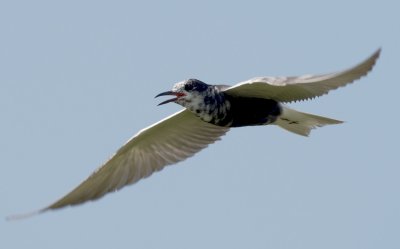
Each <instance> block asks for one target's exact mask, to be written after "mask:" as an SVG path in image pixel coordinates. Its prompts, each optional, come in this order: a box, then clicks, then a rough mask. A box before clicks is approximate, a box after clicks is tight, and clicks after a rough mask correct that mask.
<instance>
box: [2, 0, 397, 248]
mask: <svg viewBox="0 0 400 249" xmlns="http://www.w3.org/2000/svg"><path fill="white" fill-rule="evenodd" d="M399 9H400V6H398V2H396V1H384V0H382V1H361V0H360V1H349V0H337V1H308V0H306V1H242V2H239V1H237V2H232V1H206V0H203V1H173V0H171V1H143V2H139V1H71V0H70V1H42V0H37V1H1V2H0V115H1V122H0V127H1V129H0V138H1V139H0V150H1V151H2V152H1V156H0V169H1V173H0V199H1V205H0V216H1V217H6V216H7V215H10V214H15V213H24V212H29V211H33V210H37V209H39V208H42V207H44V206H46V205H48V204H50V203H52V202H53V201H55V200H56V199H58V198H60V197H61V196H62V195H64V194H66V193H67V192H68V191H70V190H71V189H72V188H73V187H75V186H76V185H77V184H79V183H80V182H81V181H82V180H84V179H85V178H86V177H87V176H88V175H89V174H90V173H91V172H92V171H94V170H95V169H96V168H97V167H98V166H99V165H100V164H102V163H103V162H104V161H105V160H106V159H107V158H109V156H111V155H112V154H113V153H114V151H116V150H117V149H118V148H119V147H120V146H121V145H122V144H123V143H125V141H126V140H127V139H129V138H130V137H131V136H132V135H134V134H135V133H136V132H137V131H139V130H140V129H142V128H144V127H146V126H148V125H150V124H152V123H154V122H156V121H158V120H160V119H162V118H164V117H166V116H168V115H170V114H172V113H174V112H176V111H178V110H180V108H181V107H180V106H178V105H174V104H169V105H165V106H160V107H158V106H157V104H158V103H159V102H160V99H154V96H155V95H156V94H158V93H160V92H163V91H166V90H170V89H171V87H172V85H173V84H174V83H175V82H178V81H181V80H184V79H187V78H198V79H200V80H203V81H204V82H206V83H209V84H235V83H237V82H240V81H243V80H247V79H249V78H252V77H255V76H267V75H270V76H278V75H302V74H308V73H326V72H332V71H337V70H342V69H345V68H347V67H349V66H353V65H355V64H357V63H359V62H360V61H362V60H364V59H365V58H366V57H367V56H369V55H370V54H372V53H373V52H374V51H375V50H376V49H378V48H379V47H382V49H383V51H382V55H381V58H380V59H379V61H378V63H377V65H376V67H375V68H374V70H373V72H372V73H370V74H369V75H368V77H366V78H363V79H362V80H360V81H357V82H356V83H355V84H353V85H350V86H347V87H346V88H341V89H339V90H337V91H334V92H331V93H330V94H329V95H328V96H324V97H322V98H319V99H315V100H313V101H309V102H301V103H295V104H292V105H290V106H291V107H294V108H296V109H298V110H301V111H305V112H311V113H314V114H319V115H323V116H327V117H331V118H336V119H340V120H345V121H346V123H345V124H343V125H336V126H330V127H324V128H321V129H318V130H314V131H313V132H312V134H311V137H309V138H304V137H301V136H297V135H295V134H291V133H288V132H286V131H284V130H282V129H279V128H278V127H273V126H266V127H249V128H240V129H233V130H231V131H230V132H229V133H228V134H227V136H225V137H224V138H223V140H222V141H220V142H218V143H216V144H213V145H211V146H210V147H209V148H207V149H206V150H204V151H202V152H201V153H199V154H197V155H196V156H195V157H192V158H190V159H188V160H185V161H183V162H180V163H178V164H177V165H174V166H170V167H167V168H166V169H164V170H163V171H161V172H159V173H156V174H154V175H153V176H152V177H150V178H148V179H145V180H143V181H140V182H139V183H138V184H136V185H134V186H129V187H126V188H124V189H123V190H121V191H119V192H117V193H114V194H110V195H107V196H106V197H105V198H103V199H101V200H99V201H96V202H92V203H88V204H85V205H82V206H78V207H74V208H66V209H63V210H59V211H54V212H48V213H44V214H41V215H39V216H35V217H32V218H29V219H25V220H19V221H13V222H7V221H6V220H5V219H3V218H2V219H0V248H7V249H9V248H41V249H45V248H52V249H53V248H57V249H63V248H96V249H102V248H141V249H151V248H173V249H177V248H230V249H235V248H252V249H258V248H307V249H314V248H315V249H317V248H318V249H321V248H324V249H329V248H332V249H333V248H335V249H337V248H341V249H347V248H349V249H350V248H352V249H354V248H363V249H369V248H371V249H372V248H386V249H391V248H400V236H399V235H400V199H399V189H400V181H399V176H400V169H399V167H400V160H399V152H400V151H399V145H398V141H399V138H400V137H399V129H398V126H399V125H400V118H399V110H398V107H399V103H398V92H399V90H400V82H398V73H399V56H400V46H399V44H400V32H399V24H400V17H399V12H398V10H399Z"/></svg>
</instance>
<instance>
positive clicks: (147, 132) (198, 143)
mask: <svg viewBox="0 0 400 249" xmlns="http://www.w3.org/2000/svg"><path fill="white" fill-rule="evenodd" d="M228 130H229V128H225V127H219V126H216V125H212V124H209V123H206V122H204V121H202V120H200V119H199V118H198V117H196V116H195V115H194V114H192V113H191V112H190V111H187V110H186V109H185V110H182V111H179V112H177V113H175V114H173V115H171V116H169V117H167V118H165V119H164V120H161V121H160V122H158V123H156V124H154V125H152V126H150V127H147V128H145V129H143V130H141V131H139V132H138V133H137V134H136V135H135V136H133V137H132V138H131V139H130V140H129V141H128V142H127V143H126V144H125V145H124V146H122V147H121V148H120V149H119V150H118V151H117V152H116V153H115V155H114V156H112V157H111V159H110V160H109V161H107V162H106V163H105V164H104V165H103V166H101V167H100V168H99V169H97V170H96V171H95V172H94V173H93V174H92V175H91V176H89V178H87V179H86V180H85V181H83V182H82V183H81V184H80V185H79V186H78V187H76V188H75V189H74V190H72V191H71V192H70V193H68V194H67V195H66V196H64V197H62V198H61V199H60V200H58V201H57V202H55V203H53V204H52V205H50V206H48V207H47V208H44V209H42V210H40V211H39V212H43V211H46V210H49V209H57V208H62V207H65V206H69V205H77V204H81V203H84V202H86V201H91V200H96V199H98V198H100V197H102V196H104V195H105V194H107V193H109V192H113V191H116V190H118V189H120V188H122V187H124V186H126V185H129V184H133V183H135V182H137V181H139V180H140V179H142V178H145V177H148V176H150V175H151V174H152V173H153V172H156V171H159V170H161V169H162V168H164V167H165V166H166V165H169V164H173V163H176V162H179V161H182V160H184V159H186V158H188V157H190V156H192V155H194V154H195V153H196V152H198V151H200V150H201V149H203V148H205V147H207V145H209V144H211V143H213V142H215V141H217V140H219V138H220V137H221V136H223V135H224V134H225V133H226V132H227V131H228Z"/></svg>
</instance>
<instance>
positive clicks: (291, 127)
mask: <svg viewBox="0 0 400 249" xmlns="http://www.w3.org/2000/svg"><path fill="white" fill-rule="evenodd" d="M341 123H343V121H339V120H335V119H330V118H325V117H321V116H317V115H313V114H308V113H304V112H298V111H296V110H293V109H290V108H288V107H286V106H282V114H281V116H279V117H278V118H277V120H276V121H275V122H274V123H273V124H275V125H278V126H279V127H281V128H283V129H285V130H288V131H290V132H293V133H296V134H299V135H302V136H308V135H309V134H310V132H311V129H315V128H317V127H322V126H324V125H330V124H341Z"/></svg>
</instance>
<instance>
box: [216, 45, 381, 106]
mask: <svg viewBox="0 0 400 249" xmlns="http://www.w3.org/2000/svg"><path fill="white" fill-rule="evenodd" d="M380 52H381V50H380V49H378V50H377V51H376V52H375V53H374V54H372V55H371V56H370V57H369V58H367V59H366V60H365V61H363V62H361V63H360V64H358V65H357V66H355V67H352V68H350V69H347V70H343V71H339V72H336V73H328V74H320V75H303V76H293V77H258V78H254V79H250V80H247V81H244V82H241V83H239V84H236V85H234V86H231V87H230V88H227V89H225V90H223V91H224V92H225V93H227V94H229V95H232V96H240V97H249V98H266V99H274V100H276V101H279V102H292V101H300V100H307V99H311V98H315V97H318V96H321V95H324V94H327V93H328V92H329V91H330V90H334V89H337V88H339V87H342V86H345V85H347V84H350V83H352V82H353V81H355V80H357V79H359V78H361V77H362V76H365V75H366V74H367V73H368V72H369V71H370V70H371V69H372V67H373V66H374V65H375V62H376V60H377V59H378V57H379V54H380Z"/></svg>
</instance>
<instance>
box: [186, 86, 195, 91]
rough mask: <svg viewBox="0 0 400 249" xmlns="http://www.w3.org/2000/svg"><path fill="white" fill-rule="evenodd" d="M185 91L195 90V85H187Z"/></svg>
mask: <svg viewBox="0 0 400 249" xmlns="http://www.w3.org/2000/svg"><path fill="white" fill-rule="evenodd" d="M185 90H186V91H190V90H193V85H192V84H187V85H185Z"/></svg>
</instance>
